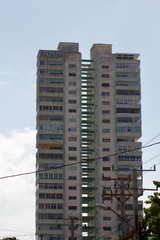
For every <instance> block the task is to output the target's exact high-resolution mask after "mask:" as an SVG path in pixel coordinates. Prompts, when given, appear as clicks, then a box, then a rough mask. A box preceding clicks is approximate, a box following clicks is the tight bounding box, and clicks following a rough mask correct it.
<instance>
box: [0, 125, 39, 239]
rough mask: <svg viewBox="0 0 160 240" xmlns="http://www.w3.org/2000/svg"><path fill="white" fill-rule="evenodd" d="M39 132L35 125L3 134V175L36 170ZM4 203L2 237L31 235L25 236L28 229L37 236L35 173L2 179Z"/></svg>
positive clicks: (0, 164) (0, 201)
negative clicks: (36, 149) (34, 128)
mask: <svg viewBox="0 0 160 240" xmlns="http://www.w3.org/2000/svg"><path fill="white" fill-rule="evenodd" d="M35 134H36V133H35V131H34V130H32V129H24V130H23V131H22V132H20V131H17V130H15V131H12V133H11V134H10V135H9V136H5V135H2V134H0V159H1V160H0V178H1V177H3V176H10V175H14V174H19V173H25V172H30V171H34V170H35V139H36V137H35V136H36V135H35ZM0 206H1V214H0V238H2V237H6V236H11V237H12V236H16V237H17V238H18V239H23V238H24V239H25V240H27V239H31V236H30V235H27V236H28V237H27V236H25V237H24V236H22V235H25V234H26V232H32V233H33V234H32V239H33V238H34V225H35V220H34V215H35V176H34V174H31V175H24V176H19V177H11V178H5V179H0ZM4 229H8V230H16V231H17V232H16V231H15V232H14V231H13V232H12V231H6V230H4Z"/></svg>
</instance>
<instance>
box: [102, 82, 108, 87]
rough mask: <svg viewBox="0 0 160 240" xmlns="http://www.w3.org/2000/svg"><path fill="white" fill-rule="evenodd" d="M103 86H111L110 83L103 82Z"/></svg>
mask: <svg viewBox="0 0 160 240" xmlns="http://www.w3.org/2000/svg"><path fill="white" fill-rule="evenodd" d="M101 85H102V87H109V83H102V84H101Z"/></svg>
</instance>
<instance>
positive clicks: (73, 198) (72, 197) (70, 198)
mask: <svg viewBox="0 0 160 240" xmlns="http://www.w3.org/2000/svg"><path fill="white" fill-rule="evenodd" d="M68 198H69V200H76V199H77V197H76V196H69V197H68Z"/></svg>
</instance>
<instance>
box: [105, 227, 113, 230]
mask: <svg viewBox="0 0 160 240" xmlns="http://www.w3.org/2000/svg"><path fill="white" fill-rule="evenodd" d="M111 230H112V228H111V227H103V231H111Z"/></svg>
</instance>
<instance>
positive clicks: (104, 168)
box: [103, 167, 111, 171]
mask: <svg viewBox="0 0 160 240" xmlns="http://www.w3.org/2000/svg"><path fill="white" fill-rule="evenodd" d="M103 171H111V168H110V167H103Z"/></svg>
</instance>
